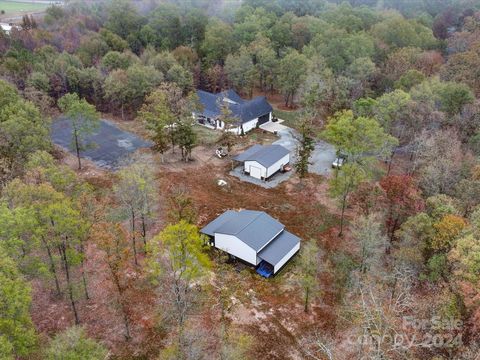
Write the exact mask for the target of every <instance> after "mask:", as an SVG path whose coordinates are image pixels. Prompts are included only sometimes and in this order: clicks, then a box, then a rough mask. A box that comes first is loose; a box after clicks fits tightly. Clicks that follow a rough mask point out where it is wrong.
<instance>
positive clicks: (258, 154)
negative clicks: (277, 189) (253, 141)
mask: <svg viewBox="0 0 480 360" xmlns="http://www.w3.org/2000/svg"><path fill="white" fill-rule="evenodd" d="M233 159H234V160H236V161H240V162H242V163H243V170H244V172H245V173H247V174H249V175H250V176H252V177H254V178H256V179H260V180H266V179H268V178H269V177H271V176H272V175H274V174H275V173H277V172H278V171H281V170H283V168H284V167H285V166H286V165H287V164H288V163H289V162H290V151H289V150H288V149H287V148H285V147H283V146H281V145H253V146H252V147H250V148H248V149H247V150H246V151H244V152H243V153H241V154H240V155H237V156H236V157H234V158H233Z"/></svg>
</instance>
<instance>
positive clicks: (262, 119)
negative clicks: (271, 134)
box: [257, 113, 270, 126]
mask: <svg viewBox="0 0 480 360" xmlns="http://www.w3.org/2000/svg"><path fill="white" fill-rule="evenodd" d="M269 120H270V113H268V114H265V115H262V116H260V117H259V118H258V122H257V126H260V125H262V124H265V123H267V122H268V121H269Z"/></svg>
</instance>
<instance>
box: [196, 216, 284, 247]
mask: <svg viewBox="0 0 480 360" xmlns="http://www.w3.org/2000/svg"><path fill="white" fill-rule="evenodd" d="M283 229H284V226H283V225H282V224H281V223H279V222H278V221H277V220H275V219H274V218H272V217H271V216H270V215H268V214H266V213H264V212H263V211H254V210H241V211H238V212H236V211H231V210H227V211H226V212H224V213H223V214H222V215H220V216H219V217H218V218H216V219H215V220H213V221H212V222H211V223H209V224H208V225H207V226H205V227H204V228H203V229H202V230H201V232H202V233H204V234H207V235H210V236H214V234H215V233H220V234H227V235H234V236H236V237H237V238H238V239H240V240H241V241H242V242H244V243H245V244H247V245H248V246H250V247H251V248H252V249H254V250H255V251H259V250H260V249H261V248H262V247H264V246H265V245H266V244H268V242H269V241H271V240H272V239H273V238H274V237H275V236H277V235H278V234H279V233H280V232H281V231H282V230H283Z"/></svg>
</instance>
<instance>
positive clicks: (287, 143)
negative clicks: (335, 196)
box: [274, 127, 336, 176]
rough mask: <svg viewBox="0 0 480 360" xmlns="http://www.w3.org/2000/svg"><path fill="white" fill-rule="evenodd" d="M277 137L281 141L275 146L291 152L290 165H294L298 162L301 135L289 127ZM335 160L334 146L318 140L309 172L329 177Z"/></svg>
mask: <svg viewBox="0 0 480 360" xmlns="http://www.w3.org/2000/svg"><path fill="white" fill-rule="evenodd" d="M277 135H278V136H280V139H279V140H277V141H275V142H274V144H277V145H282V146H284V147H286V148H287V149H288V150H290V151H291V156H290V163H291V164H294V163H295V162H296V154H297V146H298V139H299V138H300V135H299V134H298V132H297V131H296V130H294V129H292V128H289V127H286V129H283V130H281V131H279V132H277ZM335 158H336V151H335V148H334V147H333V145H331V144H329V143H327V142H325V141H323V140H317V142H316V143H315V149H314V150H313V152H312V156H311V158H310V165H309V166H308V171H310V172H312V173H315V174H319V175H324V176H325V175H329V174H331V172H332V162H333V161H334V160H335Z"/></svg>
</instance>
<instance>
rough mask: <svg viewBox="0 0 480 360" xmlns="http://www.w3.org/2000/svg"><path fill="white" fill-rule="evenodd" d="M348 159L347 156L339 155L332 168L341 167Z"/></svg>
mask: <svg viewBox="0 0 480 360" xmlns="http://www.w3.org/2000/svg"><path fill="white" fill-rule="evenodd" d="M346 161H347V158H346V157H345V156H338V157H337V158H336V159H335V160H334V161H333V163H332V168H334V169H340V168H341V167H342V166H343V164H345V162H346Z"/></svg>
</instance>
